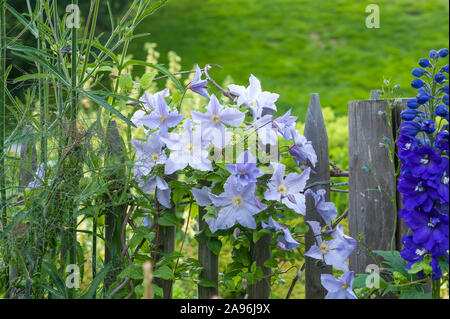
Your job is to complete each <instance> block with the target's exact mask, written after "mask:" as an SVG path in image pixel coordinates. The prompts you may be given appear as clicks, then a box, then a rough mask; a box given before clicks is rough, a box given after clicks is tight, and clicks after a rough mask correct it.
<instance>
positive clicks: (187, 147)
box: [185, 143, 194, 153]
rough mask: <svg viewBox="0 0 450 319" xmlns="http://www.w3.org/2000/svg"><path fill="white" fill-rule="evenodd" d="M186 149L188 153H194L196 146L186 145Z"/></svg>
mask: <svg viewBox="0 0 450 319" xmlns="http://www.w3.org/2000/svg"><path fill="white" fill-rule="evenodd" d="M185 148H186V152H188V153H192V151H193V150H194V144H192V143H189V144H186V146H185Z"/></svg>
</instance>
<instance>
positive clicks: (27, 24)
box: [5, 3, 39, 39]
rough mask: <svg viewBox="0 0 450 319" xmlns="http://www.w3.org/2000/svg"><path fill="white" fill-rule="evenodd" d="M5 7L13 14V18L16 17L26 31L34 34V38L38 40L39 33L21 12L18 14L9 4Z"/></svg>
mask: <svg viewBox="0 0 450 319" xmlns="http://www.w3.org/2000/svg"><path fill="white" fill-rule="evenodd" d="M5 7H6V9H8V11H9V12H11V14H12V15H13V16H15V17H16V19H17V20H19V22H20V23H22V24H23V25H24V26H25V28H26V29H28V30H29V31H30V32H31V34H33V36H34V37H35V38H36V39H37V38H38V36H39V32H38V30H37V29H36V27H35V26H34V25H33V24H32V23H31V22H29V21H27V20H26V19H25V18H24V17H23V16H22V15H21V14H20V13H19V12H17V11H16V10H15V9H14V8H13V7H11V6H10V5H9V4H7V3H5Z"/></svg>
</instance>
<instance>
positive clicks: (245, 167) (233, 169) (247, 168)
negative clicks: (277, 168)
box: [225, 151, 263, 186]
mask: <svg viewBox="0 0 450 319" xmlns="http://www.w3.org/2000/svg"><path fill="white" fill-rule="evenodd" d="M225 167H226V168H227V170H228V172H229V173H230V174H231V176H234V177H236V178H237V181H238V183H239V184H240V185H242V186H245V185H247V184H249V183H256V182H257V178H259V177H261V176H262V175H263V173H262V172H261V170H260V169H259V168H257V167H256V157H254V156H253V155H252V154H250V153H249V152H247V151H246V152H243V153H242V154H241V155H239V157H238V158H237V159H236V164H226V165H225Z"/></svg>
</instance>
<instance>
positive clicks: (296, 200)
mask: <svg viewBox="0 0 450 319" xmlns="http://www.w3.org/2000/svg"><path fill="white" fill-rule="evenodd" d="M271 164H272V167H273V168H274V172H273V175H272V177H271V179H270V181H269V183H268V185H267V186H268V188H269V189H268V190H266V192H265V193H264V198H265V199H266V200H275V201H279V202H280V201H281V202H282V203H283V204H284V205H286V206H287V207H289V208H291V209H293V210H294V211H295V212H296V213H298V214H302V215H305V213H306V203H305V195H303V194H301V193H300V192H303V190H304V189H305V186H306V182H307V180H308V179H309V174H310V172H311V169H310V168H309V167H307V168H306V169H305V170H304V171H303V173H302V174H300V175H299V174H297V173H290V174H288V175H287V176H286V177H284V173H285V170H286V166H285V165H283V164H280V163H275V162H272V163H271Z"/></svg>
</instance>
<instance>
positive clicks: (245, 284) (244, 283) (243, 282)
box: [242, 278, 247, 289]
mask: <svg viewBox="0 0 450 319" xmlns="http://www.w3.org/2000/svg"><path fill="white" fill-rule="evenodd" d="M242 287H244V289H247V279H245V278H242Z"/></svg>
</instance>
